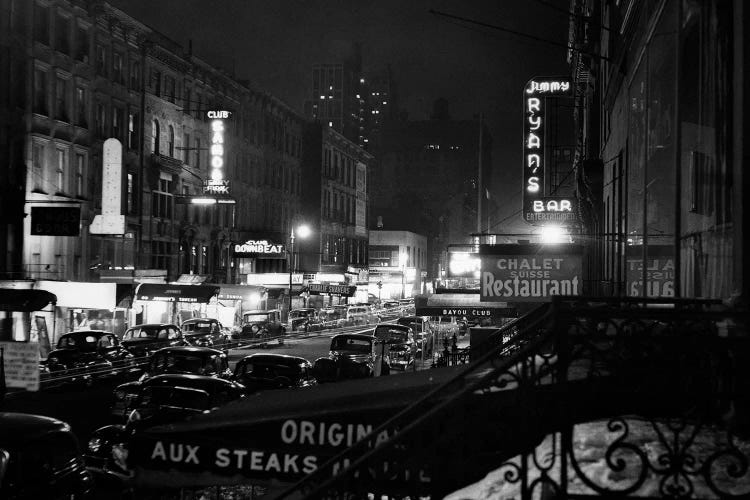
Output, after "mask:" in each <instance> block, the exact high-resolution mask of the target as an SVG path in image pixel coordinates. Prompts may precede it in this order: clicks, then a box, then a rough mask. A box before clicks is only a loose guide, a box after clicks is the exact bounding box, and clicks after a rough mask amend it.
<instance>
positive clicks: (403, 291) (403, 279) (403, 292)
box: [398, 252, 409, 299]
mask: <svg viewBox="0 0 750 500" xmlns="http://www.w3.org/2000/svg"><path fill="white" fill-rule="evenodd" d="M408 262H409V255H407V254H406V252H401V253H400V254H399V256H398V264H399V266H401V298H402V299H405V298H406V264H407V263H408Z"/></svg>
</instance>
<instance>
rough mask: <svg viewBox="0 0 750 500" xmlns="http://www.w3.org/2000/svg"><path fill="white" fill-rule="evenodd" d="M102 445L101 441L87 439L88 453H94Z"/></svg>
mask: <svg viewBox="0 0 750 500" xmlns="http://www.w3.org/2000/svg"><path fill="white" fill-rule="evenodd" d="M102 444H103V443H102V440H101V439H99V438H97V437H95V438H91V439H89V444H88V447H89V450H90V451H93V452H94V453H96V452H97V451H99V449H100V448H101V447H102Z"/></svg>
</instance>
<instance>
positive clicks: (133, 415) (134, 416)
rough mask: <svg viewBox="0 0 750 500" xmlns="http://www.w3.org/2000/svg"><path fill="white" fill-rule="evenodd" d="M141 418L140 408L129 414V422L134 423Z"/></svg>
mask: <svg viewBox="0 0 750 500" xmlns="http://www.w3.org/2000/svg"><path fill="white" fill-rule="evenodd" d="M140 419H141V414H140V413H138V410H133V411H132V412H130V415H128V423H134V422H138V421H139V420H140Z"/></svg>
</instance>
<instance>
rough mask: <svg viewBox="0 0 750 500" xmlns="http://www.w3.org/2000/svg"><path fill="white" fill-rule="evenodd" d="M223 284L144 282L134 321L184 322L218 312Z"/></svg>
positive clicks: (133, 311) (135, 301)
mask: <svg viewBox="0 0 750 500" xmlns="http://www.w3.org/2000/svg"><path fill="white" fill-rule="evenodd" d="M219 291H220V289H219V285H184V284H167V283H141V284H140V285H138V287H137V288H136V289H135V300H134V303H133V309H132V312H131V320H132V321H131V324H133V325H140V324H145V323H171V324H175V325H178V326H179V325H180V324H182V322H183V321H185V320H187V319H190V318H205V317H210V316H208V314H209V312H210V311H212V310H213V311H216V307H217V305H216V304H217V302H218V296H219Z"/></svg>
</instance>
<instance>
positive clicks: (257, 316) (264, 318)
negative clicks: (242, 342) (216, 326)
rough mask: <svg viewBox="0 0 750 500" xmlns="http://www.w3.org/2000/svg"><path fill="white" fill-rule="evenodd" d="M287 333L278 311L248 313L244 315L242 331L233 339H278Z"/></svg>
mask: <svg viewBox="0 0 750 500" xmlns="http://www.w3.org/2000/svg"><path fill="white" fill-rule="evenodd" d="M285 333H286V328H285V327H284V325H283V324H282V323H281V311H279V310H278V309H269V310H265V311H263V310H257V311H247V312H246V313H244V314H243V315H242V329H241V330H240V332H238V333H237V334H235V335H233V336H232V337H233V338H235V339H260V338H265V337H278V336H280V335H284V334H285Z"/></svg>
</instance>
